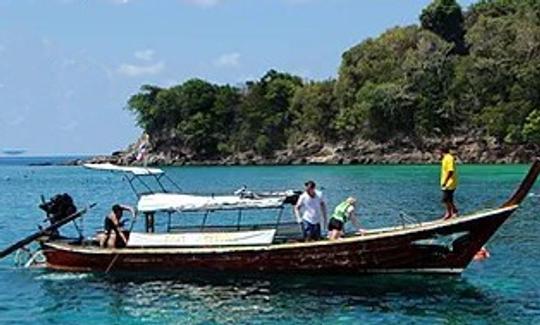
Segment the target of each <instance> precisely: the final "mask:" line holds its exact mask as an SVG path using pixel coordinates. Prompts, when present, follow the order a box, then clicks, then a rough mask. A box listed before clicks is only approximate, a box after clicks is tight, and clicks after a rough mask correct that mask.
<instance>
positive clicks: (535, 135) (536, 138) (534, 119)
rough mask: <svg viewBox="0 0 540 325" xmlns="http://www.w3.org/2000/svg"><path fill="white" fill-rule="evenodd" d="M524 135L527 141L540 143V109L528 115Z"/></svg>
mask: <svg viewBox="0 0 540 325" xmlns="http://www.w3.org/2000/svg"><path fill="white" fill-rule="evenodd" d="M523 137H524V138H525V139H526V140H527V141H530V142H533V143H536V144H540V110H538V109H535V110H534V111H532V112H531V114H529V116H527V121H526V123H525V126H524V127H523Z"/></svg>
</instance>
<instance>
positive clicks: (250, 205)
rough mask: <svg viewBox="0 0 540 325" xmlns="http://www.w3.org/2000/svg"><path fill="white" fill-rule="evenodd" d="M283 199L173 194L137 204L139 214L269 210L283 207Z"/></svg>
mask: <svg viewBox="0 0 540 325" xmlns="http://www.w3.org/2000/svg"><path fill="white" fill-rule="evenodd" d="M284 201H285V197H265V198H246V197H240V196H233V195H222V196H201V195H187V194H174V193H155V194H146V195H142V196H141V198H140V199H139V202H138V203H137V210H139V211H140V212H146V213H148V212H156V211H179V212H182V211H186V212H187V211H207V210H237V209H271V208H280V207H282V206H283V205H284V203H285V202H284Z"/></svg>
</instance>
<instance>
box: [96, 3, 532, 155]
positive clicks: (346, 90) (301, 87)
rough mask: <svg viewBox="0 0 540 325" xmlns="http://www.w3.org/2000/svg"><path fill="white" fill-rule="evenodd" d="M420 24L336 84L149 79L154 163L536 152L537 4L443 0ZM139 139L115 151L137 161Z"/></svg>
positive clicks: (145, 111)
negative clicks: (446, 149) (164, 83)
mask: <svg viewBox="0 0 540 325" xmlns="http://www.w3.org/2000/svg"><path fill="white" fill-rule="evenodd" d="M419 22H420V23H419V25H411V26H406V27H395V28H391V29H389V30H387V31H386V32H384V33H383V34H382V35H380V36H378V37H377V38H370V39H366V40H364V41H363V42H361V43H360V44H358V45H356V46H354V47H352V48H350V49H348V50H347V51H345V53H343V55H342V62H341V66H340V68H339V71H338V74H337V77H336V78H335V79H329V80H322V81H311V80H310V81H307V80H303V79H302V78H301V77H299V76H295V75H292V74H290V73H287V72H280V71H275V70H270V71H268V72H267V73H266V74H265V75H264V76H262V77H261V78H260V79H259V80H254V81H247V82H246V83H245V84H243V85H242V86H232V85H219V84H213V83H210V82H207V81H204V80H201V79H192V80H188V81H186V82H184V83H183V84H180V85H177V86H173V87H170V88H161V87H157V86H152V85H144V86H142V87H141V90H140V92H139V93H137V94H135V95H133V96H132V97H131V98H130V99H129V101H128V104H127V109H128V110H130V111H131V112H133V113H134V114H135V116H136V119H137V123H138V124H139V125H140V126H141V127H142V128H143V129H144V131H145V132H146V133H147V134H148V135H149V139H150V148H151V149H150V154H149V162H150V163H151V164H177V165H183V164H303V163H328V164H351V163H422V162H427V163H429V162H435V161H437V159H438V156H437V155H436V149H437V148H438V147H439V146H441V145H442V144H445V143H447V144H450V145H451V146H452V147H453V150H454V151H455V152H456V153H457V155H458V156H459V157H460V158H461V160H463V161H465V162H527V161H529V159H530V158H531V157H533V156H535V155H538V154H539V153H540V151H539V148H540V1H538V0H483V1H479V2H477V3H475V4H474V5H472V6H471V7H470V8H467V9H466V10H463V9H462V8H461V7H460V6H459V4H457V3H456V1H454V0H435V1H433V2H432V3H431V4H430V5H429V6H427V7H426V8H424V10H423V11H422V12H421V13H420V16H419ZM137 146H138V143H134V144H133V145H131V146H130V147H129V148H128V149H126V150H125V151H122V152H118V153H115V154H114V155H113V156H111V157H98V158H96V160H113V161H116V162H121V163H134V156H135V152H136V148H137Z"/></svg>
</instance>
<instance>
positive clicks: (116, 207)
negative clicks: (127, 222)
mask: <svg viewBox="0 0 540 325" xmlns="http://www.w3.org/2000/svg"><path fill="white" fill-rule="evenodd" d="M112 211H113V213H114V214H115V215H116V216H117V217H118V218H120V217H121V216H122V211H124V209H122V207H121V206H120V205H119V204H115V205H113V207H112Z"/></svg>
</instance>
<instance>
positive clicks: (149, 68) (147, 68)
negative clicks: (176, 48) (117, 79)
mask: <svg viewBox="0 0 540 325" xmlns="http://www.w3.org/2000/svg"><path fill="white" fill-rule="evenodd" d="M164 68H165V63H163V62H157V63H154V64H149V65H135V64H126V63H124V64H122V65H120V67H119V68H118V70H117V71H118V73H120V74H123V75H125V76H128V77H139V76H148V75H156V74H159V73H160V72H161V71H163V69H164Z"/></svg>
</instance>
